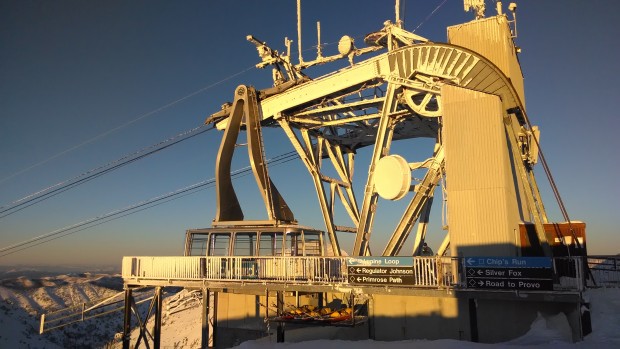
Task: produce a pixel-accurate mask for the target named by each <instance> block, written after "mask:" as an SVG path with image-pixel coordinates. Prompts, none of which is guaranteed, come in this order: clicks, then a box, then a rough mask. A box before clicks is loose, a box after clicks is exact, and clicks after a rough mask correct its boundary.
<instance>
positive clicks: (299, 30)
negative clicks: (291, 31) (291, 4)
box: [297, 0, 304, 64]
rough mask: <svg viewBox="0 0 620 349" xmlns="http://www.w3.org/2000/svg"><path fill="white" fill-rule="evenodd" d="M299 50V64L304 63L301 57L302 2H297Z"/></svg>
mask: <svg viewBox="0 0 620 349" xmlns="http://www.w3.org/2000/svg"><path fill="white" fill-rule="evenodd" d="M297 50H298V52H299V63H300V64H301V63H303V62H304V59H303V57H302V56H301V0H297Z"/></svg>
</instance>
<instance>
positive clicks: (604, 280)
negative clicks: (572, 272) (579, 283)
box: [586, 255, 620, 287]
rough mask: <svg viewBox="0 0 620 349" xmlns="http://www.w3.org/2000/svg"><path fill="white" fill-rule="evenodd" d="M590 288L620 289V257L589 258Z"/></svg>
mask: <svg viewBox="0 0 620 349" xmlns="http://www.w3.org/2000/svg"><path fill="white" fill-rule="evenodd" d="M588 268H589V273H588V275H586V276H587V280H588V286H590V287H592V286H596V287H620V255H616V256H588Z"/></svg>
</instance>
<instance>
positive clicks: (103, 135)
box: [0, 65, 254, 184]
mask: <svg viewBox="0 0 620 349" xmlns="http://www.w3.org/2000/svg"><path fill="white" fill-rule="evenodd" d="M252 69H254V66H253V65H252V66H251V67H248V68H246V69H244V70H242V71H240V72H237V73H235V74H233V75H230V76H228V77H226V78H224V79H222V80H219V81H217V82H214V83H212V84H210V85H207V86H205V87H202V88H200V89H198V90H196V91H194V92H192V93H190V94H188V95H186V96H184V97H181V98H178V99H176V100H174V101H172V102H169V103H168V104H165V105H163V106H161V107H159V108H156V109H154V110H151V111H149V112H146V113H144V114H142V115H140V116H138V117H137V118H135V119H133V120H130V121H127V122H126V123H124V124H122V125H120V126H116V127H114V128H112V129H109V130H107V131H105V132H103V133H101V134H99V135H97V136H95V137H93V138H90V139H88V140H86V141H84V142H82V143H79V144H78V145H75V146H72V147H70V148H67V149H65V150H63V151H61V152H59V153H57V154H55V155H52V156H51V157H49V158H47V159H45V160H43V161H40V162H37V163H35V164H34V165H30V166H28V167H26V168H24V169H22V170H19V171H17V172H15V173H13V174H11V175H9V176H7V177H4V178H2V179H0V184H2V183H4V182H6V181H7V180H9V179H11V178H13V177H16V176H18V175H20V174H22V173H25V172H28V171H30V170H32V169H33V168H36V167H38V166H41V165H43V164H45V163H48V162H50V161H52V160H54V159H56V158H59V157H61V156H63V155H65V154H67V153H69V152H72V151H74V150H76V149H78V148H81V147H83V146H85V145H87V144H90V143H93V142H94V141H96V140H98V139H101V138H104V137H106V136H107V135H109V134H111V133H113V132H116V131H118V130H121V129H123V128H125V127H127V126H129V125H132V124H134V123H136V122H138V121H140V120H142V119H145V118H147V117H149V116H151V115H153V114H156V113H159V112H160V111H162V110H164V109H167V108H170V107H172V106H173V105H175V104H178V103H180V102H183V101H185V100H186V99H189V98H191V97H194V96H195V95H197V94H200V93H202V92H204V91H206V90H208V89H211V88H213V87H215V86H217V85H219V84H221V83H223V82H225V81H228V80H230V79H232V78H234V77H237V76H239V75H241V74H243V73H245V72H247V71H249V70H252Z"/></svg>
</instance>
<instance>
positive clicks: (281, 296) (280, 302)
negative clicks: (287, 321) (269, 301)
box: [276, 291, 284, 343]
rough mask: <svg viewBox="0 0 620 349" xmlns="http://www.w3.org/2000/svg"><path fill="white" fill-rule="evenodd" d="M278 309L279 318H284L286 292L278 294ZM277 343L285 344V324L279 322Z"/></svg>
mask: <svg viewBox="0 0 620 349" xmlns="http://www.w3.org/2000/svg"><path fill="white" fill-rule="evenodd" d="M276 303H277V308H278V316H282V314H283V313H284V292H283V291H278V292H277V302H276ZM276 342H278V343H284V324H283V323H282V322H278V328H277V329H276Z"/></svg>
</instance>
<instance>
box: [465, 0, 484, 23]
mask: <svg viewBox="0 0 620 349" xmlns="http://www.w3.org/2000/svg"><path fill="white" fill-rule="evenodd" d="M463 4H464V5H465V12H469V11H475V12H476V19H481V18H484V10H485V5H484V0H463Z"/></svg>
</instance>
